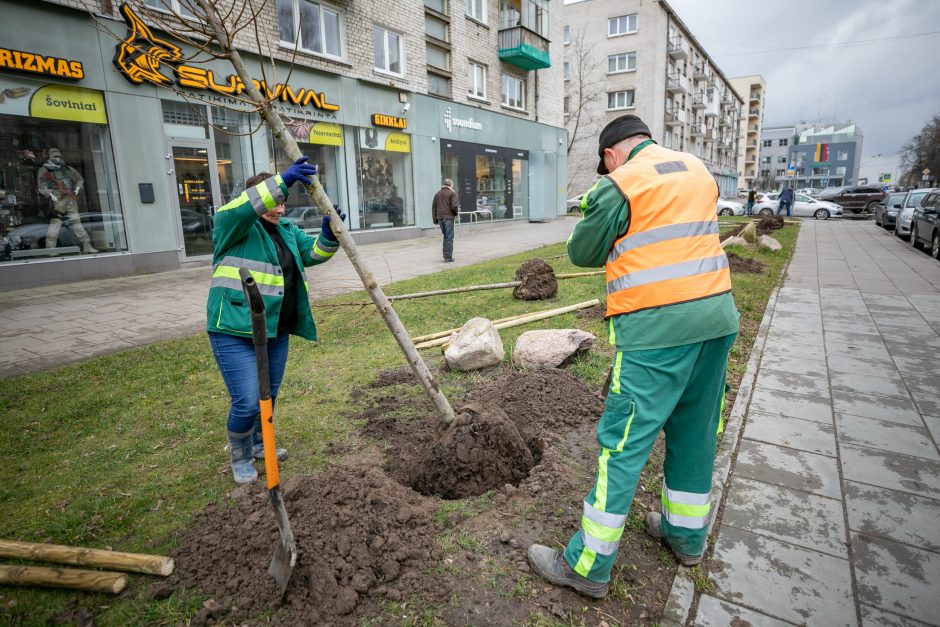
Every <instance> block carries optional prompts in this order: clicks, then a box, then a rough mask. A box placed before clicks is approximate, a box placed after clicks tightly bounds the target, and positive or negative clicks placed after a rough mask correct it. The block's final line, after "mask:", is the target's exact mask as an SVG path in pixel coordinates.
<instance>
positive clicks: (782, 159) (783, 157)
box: [777, 155, 787, 163]
mask: <svg viewBox="0 0 940 627" xmlns="http://www.w3.org/2000/svg"><path fill="white" fill-rule="evenodd" d="M786 162H787V157H786V155H780V156H779V157H777V163H786Z"/></svg>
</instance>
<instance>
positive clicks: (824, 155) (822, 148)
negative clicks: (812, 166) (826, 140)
mask: <svg viewBox="0 0 940 627" xmlns="http://www.w3.org/2000/svg"><path fill="white" fill-rule="evenodd" d="M814 161H816V163H819V162H821V161H829V144H816V158H815V159H814Z"/></svg>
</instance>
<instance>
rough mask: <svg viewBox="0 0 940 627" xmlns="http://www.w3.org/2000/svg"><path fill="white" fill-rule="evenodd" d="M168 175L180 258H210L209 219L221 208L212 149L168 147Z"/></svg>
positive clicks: (201, 144)
mask: <svg viewBox="0 0 940 627" xmlns="http://www.w3.org/2000/svg"><path fill="white" fill-rule="evenodd" d="M166 157H167V161H168V165H169V168H168V169H167V170H168V171H167V174H168V175H169V176H170V177H171V178H170V181H171V185H173V186H174V187H175V189H176V197H177V204H176V208H177V212H178V217H179V222H178V225H179V226H178V231H177V233H178V236H179V241H180V252H181V253H182V257H183V258H192V257H204V256H206V255H211V254H212V216H213V214H214V213H215V209H216V207H218V206H219V204H221V199H220V197H219V191H218V190H219V182H218V172H217V170H216V167H215V148H214V146H213V145H212V143H210V142H208V141H206V142H201V141H189V140H187V141H185V142H183V141H176V140H174V141H171V142H169V143H168V144H167V155H166Z"/></svg>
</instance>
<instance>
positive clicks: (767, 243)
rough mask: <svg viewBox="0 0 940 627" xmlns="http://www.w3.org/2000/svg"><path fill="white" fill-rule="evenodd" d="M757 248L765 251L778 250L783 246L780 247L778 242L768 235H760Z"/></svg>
mask: <svg viewBox="0 0 940 627" xmlns="http://www.w3.org/2000/svg"><path fill="white" fill-rule="evenodd" d="M757 247H758V248H766V249H767V250H780V249H781V248H783V246H781V245H780V242H778V241H777V240H775V239H774V238H772V237H771V236H769V235H761V236H760V237H759V238H757Z"/></svg>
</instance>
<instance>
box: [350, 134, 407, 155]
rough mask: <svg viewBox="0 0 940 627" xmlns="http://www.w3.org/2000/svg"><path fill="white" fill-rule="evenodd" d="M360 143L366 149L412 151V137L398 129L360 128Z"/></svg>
mask: <svg viewBox="0 0 940 627" xmlns="http://www.w3.org/2000/svg"><path fill="white" fill-rule="evenodd" d="M359 145H360V147H361V148H362V149H364V150H386V151H388V152H411V137H410V136H409V135H406V134H405V133H399V132H397V131H383V130H380V129H377V128H362V129H359Z"/></svg>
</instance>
